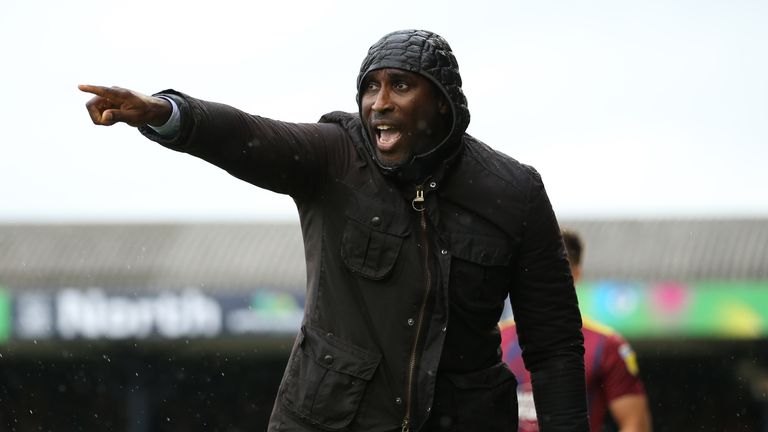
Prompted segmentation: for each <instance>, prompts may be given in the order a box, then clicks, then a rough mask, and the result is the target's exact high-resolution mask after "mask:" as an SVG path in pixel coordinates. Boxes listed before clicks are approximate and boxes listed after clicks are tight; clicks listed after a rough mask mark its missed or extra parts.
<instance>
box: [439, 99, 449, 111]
mask: <svg viewBox="0 0 768 432" xmlns="http://www.w3.org/2000/svg"><path fill="white" fill-rule="evenodd" d="M437 110H438V112H439V113H440V114H442V115H446V114H448V113H450V112H451V106H450V105H449V104H448V101H447V100H446V99H445V98H440V102H438V103H437Z"/></svg>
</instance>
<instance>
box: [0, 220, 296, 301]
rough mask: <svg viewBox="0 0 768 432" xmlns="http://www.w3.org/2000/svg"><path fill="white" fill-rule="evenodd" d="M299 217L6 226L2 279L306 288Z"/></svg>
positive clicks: (36, 283) (23, 283) (137, 286)
mask: <svg viewBox="0 0 768 432" xmlns="http://www.w3.org/2000/svg"><path fill="white" fill-rule="evenodd" d="M305 278H306V271H305V265H304V250H303V243H302V240H301V231H300V228H299V226H298V225H297V224H269V225H262V224H178V225H175V224H168V225H144V224H142V225H0V285H3V286H6V287H8V288H11V289H57V288H63V287H77V288H86V287H101V288H109V289H120V290H130V291H136V290H138V291H141V290H159V289H178V288H185V287H200V288H203V289H207V290H216V291H222V290H234V291H242V290H253V289H255V288H275V289H281V290H290V291H296V290H303V289H304V285H305V282H304V281H305Z"/></svg>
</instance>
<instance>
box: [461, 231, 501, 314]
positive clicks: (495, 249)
mask: <svg viewBox="0 0 768 432" xmlns="http://www.w3.org/2000/svg"><path fill="white" fill-rule="evenodd" d="M451 251H452V252H451V253H452V256H453V260H452V261H451V295H452V296H453V297H452V298H454V299H456V300H458V301H459V302H460V304H462V305H463V306H464V307H465V308H468V309H487V308H498V307H499V306H500V307H503V303H504V301H505V300H506V298H507V295H508V294H509V290H510V288H511V286H512V281H513V270H512V268H511V267H510V264H511V263H512V261H513V259H514V252H513V249H512V247H510V245H509V244H508V242H507V241H506V240H505V239H503V238H497V237H490V236H478V235H471V234H456V233H453V234H451Z"/></svg>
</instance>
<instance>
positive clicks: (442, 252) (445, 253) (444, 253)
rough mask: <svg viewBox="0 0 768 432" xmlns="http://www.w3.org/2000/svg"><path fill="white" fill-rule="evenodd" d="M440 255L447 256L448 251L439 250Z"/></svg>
mask: <svg viewBox="0 0 768 432" xmlns="http://www.w3.org/2000/svg"><path fill="white" fill-rule="evenodd" d="M440 253H441V254H443V255H448V251H447V250H445V249H443V250H441V251H440Z"/></svg>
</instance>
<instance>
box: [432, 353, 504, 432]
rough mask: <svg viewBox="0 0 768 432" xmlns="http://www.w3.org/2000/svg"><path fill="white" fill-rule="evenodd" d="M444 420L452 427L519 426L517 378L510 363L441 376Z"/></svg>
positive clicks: (490, 430) (501, 428)
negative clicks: (508, 365)
mask: <svg viewBox="0 0 768 432" xmlns="http://www.w3.org/2000/svg"><path fill="white" fill-rule="evenodd" d="M437 385H438V391H439V392H440V393H441V394H440V400H442V401H443V406H442V407H441V409H440V410H439V412H440V413H441V415H442V416H443V417H444V418H443V419H442V423H443V424H450V425H451V427H450V428H448V430H451V431H488V432H493V431H499V432H502V431H514V430H517V393H516V389H517V381H516V380H515V376H514V374H513V373H512V371H511V370H509V368H508V367H507V365H505V364H503V363H498V364H496V365H494V366H492V367H490V368H488V369H482V370H479V371H476V372H470V373H463V374H441V375H440V376H438V384H437Z"/></svg>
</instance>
